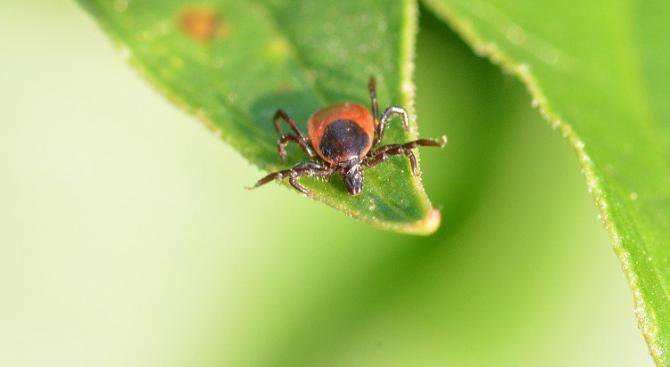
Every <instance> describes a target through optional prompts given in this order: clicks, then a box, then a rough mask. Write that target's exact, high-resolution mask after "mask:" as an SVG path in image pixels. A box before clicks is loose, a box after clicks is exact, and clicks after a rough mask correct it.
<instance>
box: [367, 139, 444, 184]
mask: <svg viewBox="0 0 670 367" xmlns="http://www.w3.org/2000/svg"><path fill="white" fill-rule="evenodd" d="M445 144H447V137H446V136H444V137H442V140H440V141H437V140H430V139H418V140H414V141H410V142H409V143H405V144H389V145H384V146H382V147H380V148H379V149H377V150H375V151H372V152H370V153H368V156H367V157H366V158H365V160H364V161H363V164H364V165H365V166H367V167H373V166H376V165H378V164H379V163H381V162H383V161H385V160H387V159H388V158H389V157H390V156H393V155H399V154H404V155H405V156H407V158H409V163H410V166H411V167H412V174H414V175H415V176H417V175H418V174H419V170H418V167H417V164H416V157H415V156H414V152H412V149H414V148H417V147H420V146H423V147H440V148H441V147H443V146H445Z"/></svg>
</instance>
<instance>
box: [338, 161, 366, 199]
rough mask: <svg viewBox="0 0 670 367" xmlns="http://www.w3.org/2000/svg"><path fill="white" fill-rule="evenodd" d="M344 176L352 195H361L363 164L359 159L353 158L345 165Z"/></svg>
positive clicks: (345, 183)
mask: <svg viewBox="0 0 670 367" xmlns="http://www.w3.org/2000/svg"><path fill="white" fill-rule="evenodd" d="M342 176H343V179H344V185H345V186H346V187H347V191H349V193H350V194H351V195H354V196H355V195H359V194H360V193H361V192H363V166H362V165H361V162H360V161H359V160H358V159H353V160H351V161H350V164H348V165H347V166H345V168H344V170H343V172H342Z"/></svg>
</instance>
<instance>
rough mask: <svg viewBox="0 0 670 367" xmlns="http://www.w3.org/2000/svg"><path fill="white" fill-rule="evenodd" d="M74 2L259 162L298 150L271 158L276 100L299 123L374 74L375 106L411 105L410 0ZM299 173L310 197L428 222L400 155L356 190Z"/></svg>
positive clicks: (383, 218)
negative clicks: (377, 101)
mask: <svg viewBox="0 0 670 367" xmlns="http://www.w3.org/2000/svg"><path fill="white" fill-rule="evenodd" d="M79 2H80V4H81V5H82V6H83V7H84V8H85V9H86V10H87V11H88V12H89V13H90V14H92V15H93V16H94V17H95V18H96V19H97V20H98V22H99V24H100V25H101V26H102V28H104V30H106V31H107V33H109V34H110V35H111V37H112V38H113V39H114V40H116V41H117V42H118V43H119V44H120V45H121V50H122V54H123V55H124V56H126V57H127V58H128V59H129V61H130V62H131V63H132V64H133V65H134V66H136V67H137V69H138V70H139V71H140V72H141V73H142V74H143V75H144V76H145V77H146V78H147V79H149V80H150V81H151V82H152V83H153V84H154V85H155V86H156V87H158V88H159V89H160V90H161V92H162V93H163V94H165V95H166V96H167V97H168V98H170V99H171V100H173V101H174V102H175V103H177V104H178V105H180V106H181V107H183V108H184V109H186V110H188V111H190V112H192V113H193V114H195V115H196V116H197V117H198V118H199V119H200V120H202V121H203V122H204V123H205V124H206V126H207V127H209V128H210V129H211V130H213V131H214V132H215V133H216V134H217V135H219V136H221V138H222V139H223V140H224V141H226V142H227V143H229V144H230V145H232V146H233V147H234V148H235V149H237V150H238V151H239V152H240V153H241V154H242V155H243V156H244V157H245V158H247V159H248V160H249V161H250V162H252V163H254V164H255V165H257V166H259V167H261V168H262V169H264V170H267V171H275V170H279V169H283V168H287V167H289V164H294V163H297V162H299V161H303V160H305V156H304V154H302V153H301V152H300V151H299V150H298V149H295V147H291V148H289V149H290V151H289V156H288V160H287V163H286V164H282V163H281V162H280V160H279V157H278V155H277V148H276V139H277V135H276V131H275V130H274V126H273V124H272V117H273V114H274V113H275V111H276V110H277V109H278V108H282V109H284V110H286V111H287V112H288V114H289V115H291V116H292V117H293V118H294V119H295V120H296V121H297V122H298V124H299V126H300V127H301V128H302V129H305V127H306V121H307V119H308V118H309V116H310V115H311V114H312V113H313V112H314V111H316V110H318V109H320V108H323V107H325V106H327V105H329V104H332V103H334V102H342V101H353V102H358V103H361V104H364V105H369V96H368V91H367V81H368V78H369V77H370V76H375V77H376V78H377V82H378V85H377V86H378V96H379V99H380V104H381V106H382V107H381V108H383V107H385V106H387V105H390V104H398V105H402V106H405V107H406V108H408V109H409V111H410V114H411V115H413V114H412V112H413V100H412V98H413V89H414V88H413V84H412V81H411V76H412V75H411V74H412V57H413V52H414V35H415V28H416V4H415V2H414V1H411V0H405V1H400V2H394V3H393V4H388V3H387V2H386V1H383V0H365V1H359V0H349V1H337V2H319V3H317V2H302V1H297V0H293V1H290V0H281V1H280V0H264V1H253V2H252V1H237V0H210V1H205V2H202V1H184V0H167V1H166V0H151V1H127V0H116V1H103V0H79ZM410 130H411V131H410V133H405V132H404V131H403V129H402V126H401V124H400V123H399V122H398V121H393V122H392V123H391V126H390V128H389V129H388V132H387V134H385V137H384V141H385V142H386V143H389V142H404V141H406V140H408V139H410V138H414V137H416V136H417V127H416V123H415V122H414V121H413V118H412V121H411V129H410ZM214 159H215V158H214ZM259 178H260V177H249V184H250V185H251V184H253V183H254V182H255V181H256V180H257V179H259ZM301 182H302V183H304V185H305V186H307V187H308V188H309V189H310V190H311V191H312V193H313V197H314V198H315V199H316V200H319V201H321V202H324V203H326V204H328V205H330V206H332V207H334V208H336V209H338V210H341V211H343V212H344V213H346V214H348V215H350V216H353V217H356V218H358V219H361V220H363V221H365V222H368V223H370V224H372V225H374V226H377V227H381V228H384V229H389V230H394V231H399V232H406V233H415V234H428V233H431V232H433V231H434V230H435V229H436V228H437V227H438V225H439V222H440V214H439V212H438V211H437V210H435V209H433V208H432V207H431V204H430V202H429V200H428V198H427V196H426V194H425V192H424V190H423V186H422V184H421V181H420V179H419V178H416V177H414V176H412V175H411V173H410V170H409V163H408V162H407V159H405V158H404V157H394V158H393V159H391V160H389V162H388V164H387V163H385V164H383V165H379V166H376V167H374V168H371V169H368V170H366V172H365V188H364V193H363V194H362V195H360V196H357V197H352V196H350V195H349V194H348V193H347V192H346V190H345V188H344V185H343V183H342V182H341V179H340V178H339V177H337V176H333V177H332V178H331V179H330V180H329V181H328V182H322V181H318V180H316V179H311V178H304V179H302V180H301Z"/></svg>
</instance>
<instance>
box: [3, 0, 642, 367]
mask: <svg viewBox="0 0 670 367" xmlns="http://www.w3.org/2000/svg"><path fill="white" fill-rule="evenodd" d="M0 23H2V24H3V25H4V27H3V30H4V31H3V32H2V33H0V48H1V49H2V50H3V52H2V58H3V63H2V67H1V68H0V81H1V82H2V84H1V87H0V98H1V99H0V100H2V103H1V104H0V106H2V108H1V109H0V120H1V121H2V122H0V170H1V172H2V180H0V205H1V206H2V210H0V295H1V297H2V298H0V365H1V366H44V365H49V366H485V365H486V366H490V365H495V366H524V365H543V366H567V365H577V366H643V365H646V366H650V365H652V362H651V359H650V358H649V357H648V354H647V350H646V347H645V345H644V342H643V339H642V338H641V336H640V333H639V331H638V330H637V328H636V326H635V321H634V317H633V313H632V301H631V297H630V294H629V293H630V292H629V290H628V288H627V286H626V283H625V280H624V277H623V275H622V273H621V272H620V270H619V265H618V263H617V260H616V257H615V256H614V254H613V253H612V251H611V249H610V245H609V243H608V239H607V236H606V234H605V231H604V230H603V228H602V227H601V225H600V223H599V221H598V219H597V216H596V210H595V208H594V206H593V204H592V201H591V199H590V197H589V195H588V193H587V191H586V187H585V186H586V185H585V184H584V182H583V179H582V177H581V175H580V173H579V166H578V164H577V161H576V158H575V157H574V154H573V153H572V152H571V151H570V148H569V147H568V146H567V144H565V143H564V142H563V140H562V138H561V137H560V136H559V134H558V133H556V132H554V131H551V129H549V128H548V127H547V124H546V123H544V122H543V121H542V120H541V119H540V118H539V117H538V114H537V113H536V112H535V111H534V110H532V109H531V106H530V100H529V98H528V96H527V95H526V93H525V91H524V90H523V88H522V87H521V86H520V84H519V83H518V82H517V81H516V80H515V79H514V78H512V77H511V76H506V75H503V74H502V73H501V72H500V70H499V69H498V68H497V67H495V66H492V65H490V64H489V63H488V62H487V61H486V60H484V59H481V58H477V57H475V56H474V55H473V54H472V52H471V51H470V50H469V49H468V48H467V47H466V46H465V45H464V44H463V43H462V42H461V41H460V40H459V39H458V37H456V36H455V35H454V34H453V33H452V32H451V31H450V30H449V28H448V27H446V26H445V25H443V24H442V23H440V22H439V21H438V20H436V19H435V18H433V17H432V16H431V15H430V14H428V12H427V11H425V9H422V15H421V32H420V34H419V40H418V45H417V60H416V61H417V71H416V81H417V101H416V105H417V106H416V107H417V114H418V121H419V124H420V127H421V135H422V136H426V137H431V136H433V137H434V136H439V135H440V134H442V133H447V134H448V135H449V139H450V145H449V146H448V147H447V148H446V149H445V150H441V151H438V150H428V149H426V150H424V151H423V152H422V168H423V171H424V183H425V186H426V190H427V191H428V194H429V195H430V197H431V198H432V200H433V203H434V204H435V205H436V206H437V207H439V208H441V210H442V213H443V218H444V220H443V226H442V228H441V229H440V231H439V232H438V233H437V234H436V235H434V236H431V237H428V238H419V237H412V236H404V235H397V234H393V233H385V232H381V231H379V230H375V229H372V228H369V227H368V226H366V225H365V224H362V223H359V222H356V221H354V220H352V219H350V218H347V217H345V216H344V215H342V214H341V213H339V212H336V211H334V210H332V209H330V208H328V207H325V206H324V205H320V204H317V203H315V202H313V201H310V200H308V199H305V198H302V197H300V196H298V195H296V194H295V193H294V192H291V191H289V190H288V189H286V188H284V187H282V186H279V185H270V186H269V187H267V188H264V189H262V190H257V191H253V192H249V191H246V190H244V189H243V187H244V186H247V185H249V184H251V183H253V182H255V180H256V179H258V177H260V175H262V172H260V171H258V170H257V169H255V168H253V167H251V166H250V165H249V164H247V163H246V162H245V161H244V160H243V159H242V158H240V157H239V155H238V154H237V153H235V152H234V151H233V150H232V149H231V148H229V147H228V146H226V145H225V144H223V143H221V142H220V141H218V140H217V139H216V138H215V137H214V136H213V135H212V134H211V133H209V132H208V131H207V130H206V129H205V128H204V127H202V126H199V125H198V124H197V123H196V122H195V121H194V119H193V118H192V117H190V116H187V115H185V114H184V113H182V112H181V111H179V110H178V109H177V108H176V107H174V106H172V105H171V104H170V103H169V102H167V101H166V100H165V99H164V98H163V97H161V96H160V95H159V94H158V93H157V92H156V91H154V90H153V89H152V88H151V87H150V86H148V84H147V83H146V82H144V81H143V80H142V79H141V78H139V77H138V75H136V73H135V72H134V71H133V70H131V68H130V67H128V66H127V65H126V64H125V63H124V62H123V60H122V59H121V57H119V55H118V53H117V52H115V51H114V48H113V47H112V45H111V43H110V42H109V41H108V40H107V38H106V37H105V36H104V35H103V34H102V32H101V31H100V30H98V28H97V27H96V26H95V24H94V22H93V21H92V20H91V19H90V18H89V17H88V16H87V15H85V14H84V13H83V12H82V11H80V10H79V9H78V7H77V6H76V5H75V4H74V3H71V2H67V1H66V2H53V1H46V0H41V1H40V0H30V1H26V2H9V1H4V2H3V3H2V11H0ZM361 88H365V85H362V86H361ZM268 123H269V122H268Z"/></svg>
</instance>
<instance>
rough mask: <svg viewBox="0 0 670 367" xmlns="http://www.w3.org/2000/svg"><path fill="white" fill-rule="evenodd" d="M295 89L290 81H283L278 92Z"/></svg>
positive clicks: (278, 87) (278, 86)
mask: <svg viewBox="0 0 670 367" xmlns="http://www.w3.org/2000/svg"><path fill="white" fill-rule="evenodd" d="M292 90H293V84H291V83H290V82H281V83H279V84H278V85H277V91H278V92H290V91H292Z"/></svg>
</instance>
